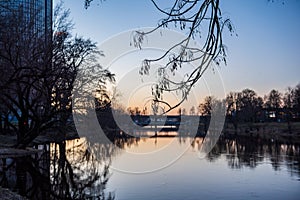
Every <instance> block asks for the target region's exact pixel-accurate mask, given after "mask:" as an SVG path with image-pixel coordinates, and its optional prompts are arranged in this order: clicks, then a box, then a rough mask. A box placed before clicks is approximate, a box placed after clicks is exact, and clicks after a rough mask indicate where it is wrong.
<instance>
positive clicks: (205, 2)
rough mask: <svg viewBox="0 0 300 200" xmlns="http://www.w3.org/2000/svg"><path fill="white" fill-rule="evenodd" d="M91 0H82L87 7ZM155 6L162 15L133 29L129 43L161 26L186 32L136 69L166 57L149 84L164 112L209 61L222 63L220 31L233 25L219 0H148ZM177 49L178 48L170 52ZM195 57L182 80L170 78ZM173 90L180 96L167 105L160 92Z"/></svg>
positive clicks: (140, 43)
mask: <svg viewBox="0 0 300 200" xmlns="http://www.w3.org/2000/svg"><path fill="white" fill-rule="evenodd" d="M92 1H93V0H85V1H84V2H85V7H86V8H88V7H89V6H90V3H91V2H92ZM150 1H151V2H152V4H153V6H154V8H155V9H156V10H158V11H159V12H160V13H162V14H163V15H164V16H165V17H164V18H163V19H161V20H159V22H158V25H157V27H156V28H154V29H152V30H150V31H147V32H145V31H136V32H134V34H133V38H132V40H133V41H132V43H133V45H134V46H135V47H137V48H139V49H142V48H143V41H145V37H146V36H147V35H149V34H151V33H153V32H155V31H159V30H161V28H169V27H170V26H173V27H174V28H175V29H177V30H181V31H182V30H186V31H187V34H186V36H185V38H184V39H183V40H181V41H178V42H177V43H175V44H174V45H173V46H172V47H171V48H170V49H168V50H167V51H166V52H164V53H162V55H161V56H159V57H157V58H154V59H147V58H146V59H145V60H144V61H143V64H142V66H141V69H140V74H141V75H147V74H148V73H149V70H150V67H151V66H152V65H153V64H155V63H157V62H159V61H161V60H163V59H164V58H167V59H168V60H169V61H168V62H167V63H166V64H165V65H164V66H162V67H160V68H159V69H158V71H159V76H160V78H159V81H158V82H157V83H156V84H155V85H154V86H153V89H152V90H153V91H152V93H153V101H155V102H159V103H162V104H165V106H167V108H166V110H165V113H167V112H169V111H170V110H172V109H174V108H177V107H178V106H179V105H181V104H182V103H183V102H184V101H185V100H186V99H187V97H188V95H189V93H190V91H191V89H192V87H193V86H194V85H195V84H196V83H197V82H198V81H199V80H200V79H201V77H202V76H203V74H204V72H205V71H206V70H207V69H208V68H209V66H210V64H211V63H212V62H214V63H216V64H217V65H220V64H221V63H225V64H226V54H227V53H226V47H225V45H224V44H223V31H224V29H225V28H227V29H228V30H229V32H231V33H234V31H235V30H234V27H233V25H232V23H231V21H230V19H228V18H225V17H224V16H223V15H222V11H221V8H220V1H219V0H184V1H181V0H176V1H174V2H172V3H170V4H171V5H170V7H169V8H162V7H160V5H159V3H158V2H156V1H155V0H150ZM194 38H197V39H199V40H200V41H201V46H200V47H199V48H191V47H190V44H191V42H192V39H194ZM174 49H179V50H178V52H175V53H174V52H173V50H174ZM195 60H197V61H198V63H199V64H198V65H197V66H196V67H195V69H194V70H193V71H192V72H191V73H188V74H186V75H185V76H184V78H183V79H182V80H179V81H174V80H172V79H171V78H170V76H172V75H171V74H173V73H174V72H175V71H176V70H178V69H180V68H182V67H184V65H185V64H186V63H190V62H192V61H195ZM172 91H176V92H178V93H181V98H179V100H178V101H177V102H176V103H175V104H174V105H170V104H169V103H168V102H166V101H164V100H163V93H165V92H172Z"/></svg>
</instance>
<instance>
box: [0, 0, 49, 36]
mask: <svg viewBox="0 0 300 200" xmlns="http://www.w3.org/2000/svg"><path fill="white" fill-rule="evenodd" d="M0 14H1V16H13V15H14V16H18V18H19V21H22V22H24V24H23V25H26V26H30V28H31V34H35V33H36V34H38V36H42V37H45V41H50V39H51V37H52V34H51V32H52V0H1V1H0Z"/></svg>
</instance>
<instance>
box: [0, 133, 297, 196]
mask: <svg viewBox="0 0 300 200" xmlns="http://www.w3.org/2000/svg"><path fill="white" fill-rule="evenodd" d="M202 142H203V139H202V138H196V139H194V138H190V137H158V138H139V139H137V138H126V139H125V138H123V139H116V140H114V143H115V145H116V146H118V147H115V145H113V144H112V143H105V144H99V143H94V145H93V146H92V147H89V146H88V145H87V142H86V140H85V138H81V139H75V140H70V141H66V142H65V143H62V144H50V146H47V145H46V148H45V151H44V153H43V154H41V155H39V156H32V157H26V158H18V159H9V158H8V159H6V161H5V167H3V166H4V161H3V159H2V164H1V165H2V168H1V174H0V178H1V180H0V181H1V182H0V183H1V185H2V186H4V187H8V188H11V189H12V190H14V191H16V192H19V193H21V194H23V195H25V196H27V197H28V198H29V199H112V198H111V197H114V199H121V200H122V199H128V200H141V199H143V200H147V199H179V200H181V199H225V200H226V199H230V200H232V199H239V200H240V199H280V200H281V199H299V198H300V147H299V146H298V145H293V144H280V143H278V142H274V141H265V140H262V139H259V138H250V137H245V138H243V137H238V138H232V139H224V138H220V139H219V141H218V142H217V144H216V145H215V146H214V148H213V149H212V150H211V152H210V153H209V154H207V155H206V156H203V154H199V151H200V149H201V146H202ZM49 147H50V151H47V148H49ZM13 163H15V164H13Z"/></svg>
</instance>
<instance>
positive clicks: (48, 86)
mask: <svg viewBox="0 0 300 200" xmlns="http://www.w3.org/2000/svg"><path fill="white" fill-rule="evenodd" d="M10 13H11V15H9V16H8V15H5V16H3V15H1V17H3V18H2V19H1V20H0V21H1V22H5V23H9V24H10V26H5V23H1V24H0V25H1V28H0V30H1V31H0V35H1V38H0V66H1V70H2V71H3V72H4V71H5V72H7V73H6V74H5V75H4V74H1V78H0V79H1V81H0V93H1V96H0V102H1V105H2V107H1V111H5V112H9V114H10V115H11V116H14V117H15V118H16V120H17V124H16V123H13V122H8V125H9V128H10V129H12V130H13V131H14V132H15V133H16V135H17V145H16V146H17V147H20V148H23V147H25V146H26V145H28V144H29V143H30V142H31V141H33V140H34V139H35V138H36V137H37V136H38V135H40V134H41V133H46V132H60V133H66V123H67V120H68V119H69V118H70V115H71V100H72V98H71V97H72V89H73V83H74V81H75V78H76V75H77V73H78V70H81V69H84V70H86V71H91V70H95V71H96V72H97V73H94V75H93V77H91V78H94V79H95V80H99V81H100V82H101V83H102V84H105V82H106V80H108V79H109V80H112V79H113V75H112V74H111V73H110V72H109V71H108V70H105V69H102V67H101V66H100V65H99V64H98V63H97V62H96V57H97V56H99V55H101V52H100V51H99V50H98V49H97V47H96V44H95V43H93V42H92V41H91V40H89V39H84V38H81V37H72V35H71V29H72V23H71V21H70V20H69V19H68V16H69V11H68V10H64V9H63V6H62V4H60V5H58V6H57V7H56V9H55V10H54V25H53V29H54V31H53V38H52V42H50V43H45V40H44V37H43V35H41V34H40V33H39V32H35V29H34V27H33V24H31V23H27V22H26V21H22V20H20V13H19V12H18V10H13V11H10ZM37 14H38V13H37ZM21 19H22V18H21ZM2 25H3V26H2ZM61 135H62V134H61ZM62 137H63V136H62Z"/></svg>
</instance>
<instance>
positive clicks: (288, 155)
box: [207, 136, 300, 177]
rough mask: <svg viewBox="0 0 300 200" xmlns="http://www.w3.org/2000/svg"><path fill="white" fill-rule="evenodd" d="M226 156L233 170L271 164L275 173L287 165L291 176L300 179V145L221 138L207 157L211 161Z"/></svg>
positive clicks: (240, 138)
mask: <svg viewBox="0 0 300 200" xmlns="http://www.w3.org/2000/svg"><path fill="white" fill-rule="evenodd" d="M221 155H225V157H226V160H227V162H228V166H229V167H230V168H232V169H240V168H242V167H250V168H255V167H257V166H258V165H259V164H260V163H263V162H270V163H271V165H272V167H273V169H274V170H275V171H277V170H281V166H283V165H286V166H287V168H288V170H289V172H290V173H291V175H292V176H293V175H297V176H298V177H300V146H299V144H292V143H291V144H283V143H279V142H272V141H267V140H263V139H261V138H255V137H242V136H239V137H236V138H231V139H225V138H220V139H219V140H218V142H217V144H216V145H215V146H214V148H213V149H212V151H211V152H210V153H209V154H208V155H207V159H208V160H209V161H214V160H216V159H218V158H219V157H220V156H221Z"/></svg>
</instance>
